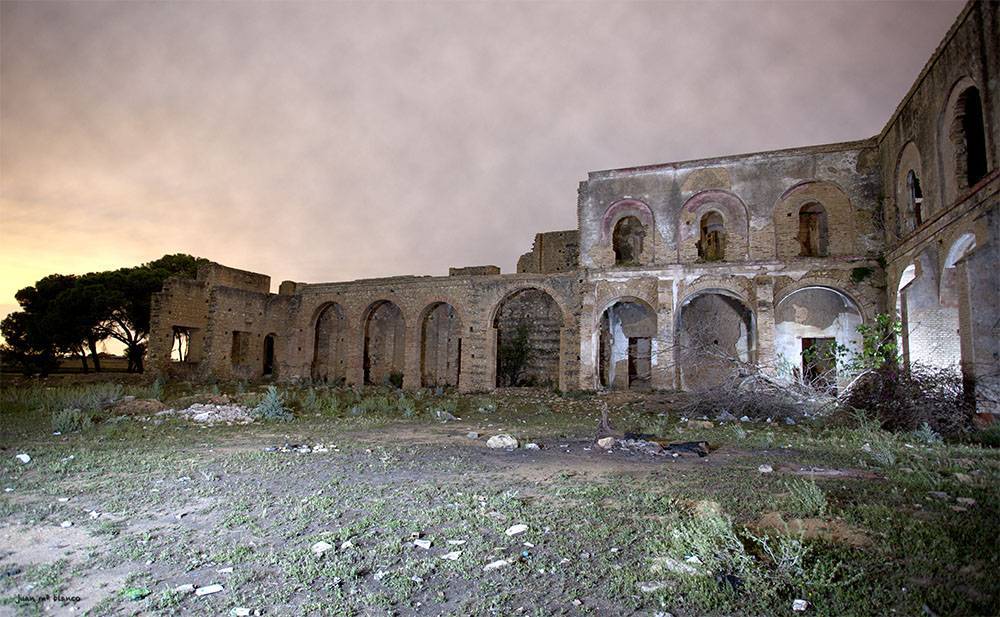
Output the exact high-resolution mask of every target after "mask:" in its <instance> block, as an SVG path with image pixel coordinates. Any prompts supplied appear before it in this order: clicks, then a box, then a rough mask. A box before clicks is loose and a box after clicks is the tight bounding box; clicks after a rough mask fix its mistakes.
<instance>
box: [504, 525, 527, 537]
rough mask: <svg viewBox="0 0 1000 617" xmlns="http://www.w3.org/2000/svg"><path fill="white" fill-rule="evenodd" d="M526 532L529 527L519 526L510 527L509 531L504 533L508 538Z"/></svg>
mask: <svg viewBox="0 0 1000 617" xmlns="http://www.w3.org/2000/svg"><path fill="white" fill-rule="evenodd" d="M525 531H528V526H527V525H524V524H517V525H511V526H510V527H508V528H507V531H505V532H504V533H505V534H507V535H508V536H516V535H517V534H519V533H524V532H525Z"/></svg>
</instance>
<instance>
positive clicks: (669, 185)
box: [577, 140, 883, 269]
mask: <svg viewBox="0 0 1000 617" xmlns="http://www.w3.org/2000/svg"><path fill="white" fill-rule="evenodd" d="M879 182H880V178H879V167H878V158H877V151H876V150H875V148H874V142H873V141H872V140H866V141H860V142H851V143H844V144H832V145H827V146H816V147H811V148H797V149H792V150H782V151H775V152H762V153H756V154H748V155H741V156H730V157H722V158H716V159H704V160H699V161H689V162H682V163H671V164H665V165H653V166H648V167H639V168H632V169H620V170H611V171H602V172H593V173H591V174H590V175H589V177H588V179H587V180H586V181H585V182H582V183H581V184H580V189H579V201H578V204H577V215H578V220H579V229H580V265H581V266H582V267H584V268H590V269H595V268H610V267H614V266H615V265H616V260H617V264H618V265H631V266H644V267H649V266H662V265H668V264H676V263H695V262H700V261H725V262H741V261H743V262H745V261H773V260H776V259H782V260H786V259H792V258H795V257H798V256H803V257H805V256H818V257H871V256H874V255H876V254H877V253H879V252H880V251H881V250H882V247H883V237H882V231H881V229H880V227H881V222H880V218H879V215H878V194H879ZM811 215H815V216H812V218H810V217H811ZM810 225H812V227H810ZM810 242H812V243H813V244H815V246H814V247H813V249H814V250H816V251H818V252H819V254H816V255H808V253H809V250H808V248H807V245H809V243H810ZM717 245H721V247H722V248H721V249H720V248H719V246H717ZM623 256H625V257H627V258H628V259H623Z"/></svg>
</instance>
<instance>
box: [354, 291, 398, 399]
mask: <svg viewBox="0 0 1000 617" xmlns="http://www.w3.org/2000/svg"><path fill="white" fill-rule="evenodd" d="M364 336H365V341H364V358H363V368H364V383H365V384H366V385H368V384H372V385H383V384H391V385H396V386H400V385H402V382H403V372H404V369H405V366H406V346H405V340H406V324H405V321H404V319H403V312H402V311H401V310H400V309H399V307H398V306H396V305H395V304H393V303H392V302H390V301H388V300H379V301H378V302H376V303H374V304H372V305H371V306H370V307H369V308H368V311H367V313H366V315H365V321H364Z"/></svg>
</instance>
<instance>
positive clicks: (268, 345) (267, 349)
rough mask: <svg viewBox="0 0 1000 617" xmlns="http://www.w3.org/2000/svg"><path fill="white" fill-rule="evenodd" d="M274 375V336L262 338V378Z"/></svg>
mask: <svg viewBox="0 0 1000 617" xmlns="http://www.w3.org/2000/svg"><path fill="white" fill-rule="evenodd" d="M273 374H274V335H273V334H268V335H267V336H265V337H264V376H268V375H273Z"/></svg>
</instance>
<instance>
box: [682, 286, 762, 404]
mask: <svg viewBox="0 0 1000 617" xmlns="http://www.w3.org/2000/svg"><path fill="white" fill-rule="evenodd" d="M755 329H756V326H755V320H754V315H753V312H752V311H751V310H750V309H749V308H748V307H747V306H746V305H745V304H744V303H743V301H742V300H741V299H739V298H738V297H736V296H735V295H733V294H731V293H728V292H726V291H724V290H718V289H710V290H704V291H699V292H696V293H694V294H692V295H690V296H688V297H687V298H686V299H685V300H684V302H683V303H682V304H681V308H680V311H679V315H678V322H677V337H676V344H677V362H678V365H679V367H680V377H681V387H682V388H683V389H685V390H707V389H711V388H713V387H716V386H719V385H722V384H723V383H725V382H726V381H727V380H728V379H730V378H731V377H732V376H733V375H734V374H735V373H736V372H737V371H738V370H739V369H740V367H741V366H742V365H745V364H749V363H753V362H755V361H756V333H755Z"/></svg>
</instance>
